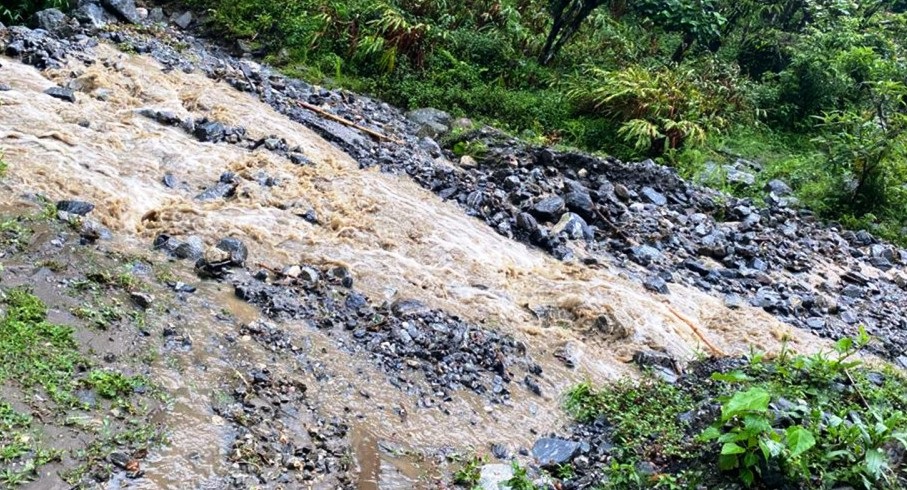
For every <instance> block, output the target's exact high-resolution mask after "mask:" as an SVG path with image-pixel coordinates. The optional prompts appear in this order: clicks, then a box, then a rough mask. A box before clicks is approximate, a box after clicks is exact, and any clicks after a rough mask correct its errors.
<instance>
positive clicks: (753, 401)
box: [721, 388, 772, 420]
mask: <svg viewBox="0 0 907 490" xmlns="http://www.w3.org/2000/svg"><path fill="white" fill-rule="evenodd" d="M771 399H772V397H771V395H769V394H768V392H767V391H765V390H764V389H762V388H750V389H748V390H746V391H740V392H737V393H735V394H734V396H732V397H731V399H730V400H728V402H727V403H726V404H725V405H724V406H723V407H721V417H722V418H724V419H725V420H727V419H729V418H731V417H734V416H736V415H739V414H741V413H746V412H764V411H766V410H768V402H769V401H771Z"/></svg>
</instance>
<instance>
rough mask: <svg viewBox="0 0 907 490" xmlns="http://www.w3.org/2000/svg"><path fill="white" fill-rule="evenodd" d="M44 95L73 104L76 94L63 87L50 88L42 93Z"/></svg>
mask: <svg viewBox="0 0 907 490" xmlns="http://www.w3.org/2000/svg"><path fill="white" fill-rule="evenodd" d="M44 93H45V94H47V95H49V96H51V97H53V98H55V99H60V100H65V101H66V102H75V101H76V94H75V92H73V91H72V89H68V88H64V87H50V88H49V89H47V90H45V91H44Z"/></svg>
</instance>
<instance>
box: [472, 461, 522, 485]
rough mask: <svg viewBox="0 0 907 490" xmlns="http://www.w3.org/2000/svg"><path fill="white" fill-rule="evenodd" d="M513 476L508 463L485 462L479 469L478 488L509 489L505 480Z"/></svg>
mask: <svg viewBox="0 0 907 490" xmlns="http://www.w3.org/2000/svg"><path fill="white" fill-rule="evenodd" d="M512 478H513V467H512V466H511V465H509V464H486V465H484V466H482V468H481V469H480V470H479V484H478V486H479V488H481V489H482V490H510V485H507V484H506V483H505V482H507V481H509V480H510V479H512Z"/></svg>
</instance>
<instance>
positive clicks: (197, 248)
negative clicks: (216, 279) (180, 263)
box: [171, 236, 205, 260]
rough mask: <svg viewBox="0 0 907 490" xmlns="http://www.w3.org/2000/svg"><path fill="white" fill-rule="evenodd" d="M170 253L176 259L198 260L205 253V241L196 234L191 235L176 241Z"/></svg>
mask: <svg viewBox="0 0 907 490" xmlns="http://www.w3.org/2000/svg"><path fill="white" fill-rule="evenodd" d="M173 245H175V246H174V247H173V250H172V252H171V254H172V255H173V256H174V257H176V258H178V259H184V260H186V259H188V260H198V259H200V258H202V256H204V255H205V242H204V241H202V239H201V238H199V237H197V236H191V237H189V238H187V239H186V241H185V242H182V243H176V244H173Z"/></svg>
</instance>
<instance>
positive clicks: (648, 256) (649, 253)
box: [629, 245, 662, 266]
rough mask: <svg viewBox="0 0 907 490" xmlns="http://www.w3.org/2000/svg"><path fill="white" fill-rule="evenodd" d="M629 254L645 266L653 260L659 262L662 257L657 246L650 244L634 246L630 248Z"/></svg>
mask: <svg viewBox="0 0 907 490" xmlns="http://www.w3.org/2000/svg"><path fill="white" fill-rule="evenodd" d="M629 254H630V259H632V260H633V261H634V262H636V263H638V264H640V265H644V266H646V265H649V264H651V263H652V262H657V261H658V260H660V259H661V257H662V255H661V252H660V251H659V250H658V249H657V248H655V247H651V246H649V245H639V246H637V247H633V248H631V249H630V251H629Z"/></svg>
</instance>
